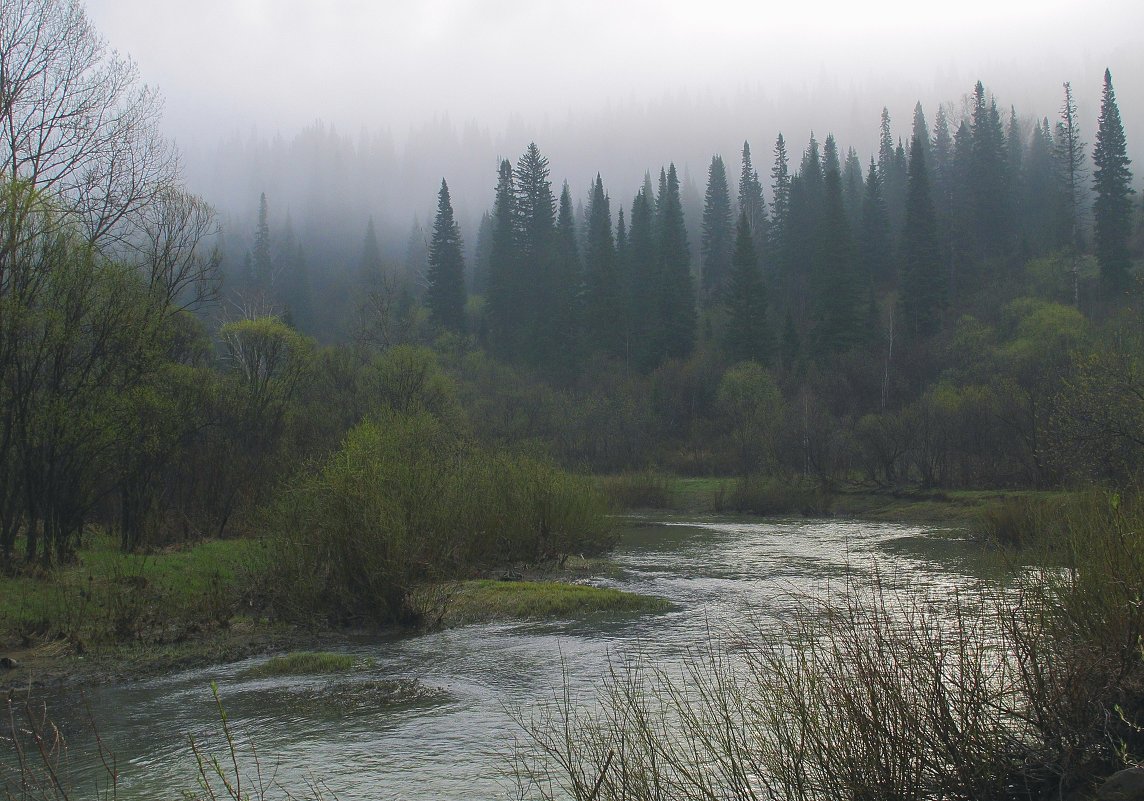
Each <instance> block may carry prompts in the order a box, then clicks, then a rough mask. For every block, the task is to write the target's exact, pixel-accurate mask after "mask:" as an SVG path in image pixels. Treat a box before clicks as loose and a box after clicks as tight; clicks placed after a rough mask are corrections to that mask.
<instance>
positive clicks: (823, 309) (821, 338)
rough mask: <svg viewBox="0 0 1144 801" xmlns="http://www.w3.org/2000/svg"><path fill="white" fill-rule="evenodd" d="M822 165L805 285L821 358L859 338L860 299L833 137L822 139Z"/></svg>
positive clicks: (815, 342)
mask: <svg viewBox="0 0 1144 801" xmlns="http://www.w3.org/2000/svg"><path fill="white" fill-rule="evenodd" d="M812 142H813V140H812ZM823 161H824V171H823V177H822V210H821V214H820V216H819V225H818V226H816V233H817V235H816V236H815V245H816V247H815V250H814V257H813V261H812V272H811V282H810V283H811V285H810V289H811V297H812V302H813V306H814V312H815V314H814V345H815V350H816V351H817V352H818V353H820V354H825V353H834V352H838V351H841V350H845V349H846V348H848V347H850V346H851V345H853V344H855V343H856V342H857V341H858V340H859V339H860V336H861V332H860V331H859V324H858V323H859V319H860V317H859V314H858V311H859V300H860V299H864V297H865V295H864V294H863V293H859V292H858V291H857V286H856V282H855V275H854V253H853V246H852V239H851V236H850V225H849V223H848V222H847V219H846V209H845V207H844V206H843V202H842V175H841V170H840V165H839V161H838V148H837V145H836V144H835V142H834V136H833V135H831V136H827V137H826V143H825V147H824V150H823ZM860 296H861V298H860Z"/></svg>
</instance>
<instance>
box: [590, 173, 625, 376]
mask: <svg viewBox="0 0 1144 801" xmlns="http://www.w3.org/2000/svg"><path fill="white" fill-rule="evenodd" d="M584 281H585V324H586V325H585V332H586V337H587V340H588V344H589V347H590V348H591V349H592V350H594V351H597V352H600V353H604V354H607V355H609V356H622V355H623V351H624V345H625V340H626V339H627V337H626V331H625V327H626V326H625V319H624V318H625V316H626V312H627V309H625V307H624V305H625V304H624V288H623V287H622V286H621V282H620V273H619V269H618V264H617V260H616V249H615V243H614V241H613V239H612V208H611V202H610V201H609V199H608V196H607V194H605V193H604V182H603V180H602V179H601V178H600V175H599V173H597V174H596V181H595V183H594V184H593V185H592V199H591V202H590V203H589V205H588V236H587V250H586V252H585V254H584Z"/></svg>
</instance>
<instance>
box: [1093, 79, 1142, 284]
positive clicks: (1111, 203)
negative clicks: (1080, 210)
mask: <svg viewBox="0 0 1144 801" xmlns="http://www.w3.org/2000/svg"><path fill="white" fill-rule="evenodd" d="M1129 164H1131V161H1130V160H1129V158H1128V146H1127V144H1126V142H1125V139H1124V126H1123V124H1122V123H1121V121H1120V109H1119V108H1117V105H1116V93H1115V92H1114V91H1113V89H1112V73H1111V72H1110V71H1109V70H1107V69H1106V70H1105V71H1104V89H1103V91H1102V93H1101V96H1100V117H1099V119H1098V120H1097V124H1096V144H1095V145H1094V146H1093V149H1092V165H1093V169H1092V185H1093V189H1094V190H1096V201H1095V202H1094V203H1093V207H1092V214H1093V223H1094V227H1093V238H1094V241H1095V245H1096V260H1097V263H1099V265H1100V280H1101V283H1102V284H1103V286H1104V291H1105V293H1106V294H1107V295H1108V296H1113V295H1115V294H1117V293H1120V292H1123V291H1124V290H1125V289H1127V288H1128V268H1129V256H1128V238H1129V236H1130V235H1131V234H1132V194H1133V189H1132V171H1131V170H1129V169H1128V165H1129Z"/></svg>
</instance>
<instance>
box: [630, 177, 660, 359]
mask: <svg viewBox="0 0 1144 801" xmlns="http://www.w3.org/2000/svg"><path fill="white" fill-rule="evenodd" d="M666 177H667V176H666V175H665V176H664V179H665V181H666ZM654 206H655V201H654V199H653V198H652V197H651V195H649V194H648V192H647V187H646V185H645V186H644V188H642V189H640V191H639V192H637V193H636V197H635V200H633V201H632V215H631V226H630V227H629V228H628V232H627V237H626V245H625V250H626V252H627V258H626V261H627V273H628V285H627V293H626V306H627V315H626V317H627V324H628V346H627V347H628V352H629V354H630V359H631V360H632V362H633V363H634V364H635V366H636V367H637V369H639V370H641V371H644V370H650V369H652V368H654V367H655V366H656V365H658V364H659V361H660V356H661V353H662V345H661V343H662V341H663V334H662V330H663V324H664V321H663V318H662V317H661V314H660V308H661V306H662V305H663V303H662V298H661V296H662V294H663V291H664V286H663V281H662V278H661V271H660V266H659V257H658V246H657V244H656V239H657V237H656V222H655V211H654Z"/></svg>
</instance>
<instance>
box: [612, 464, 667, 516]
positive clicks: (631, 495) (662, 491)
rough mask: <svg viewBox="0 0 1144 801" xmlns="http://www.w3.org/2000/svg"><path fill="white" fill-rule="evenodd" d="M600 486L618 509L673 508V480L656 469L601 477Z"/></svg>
mask: <svg viewBox="0 0 1144 801" xmlns="http://www.w3.org/2000/svg"><path fill="white" fill-rule="evenodd" d="M600 488H601V489H602V490H603V492H604V495H605V496H606V497H607V499H608V502H609V503H610V504H611V505H612V507H613V508H616V509H672V508H674V507H675V492H674V491H673V488H672V480H671V478H669V477H668V476H665V475H663V474H662V473H657V472H656V471H654V470H643V471H641V472H639V473H621V474H619V475H615V476H605V477H604V478H602V479H600Z"/></svg>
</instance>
